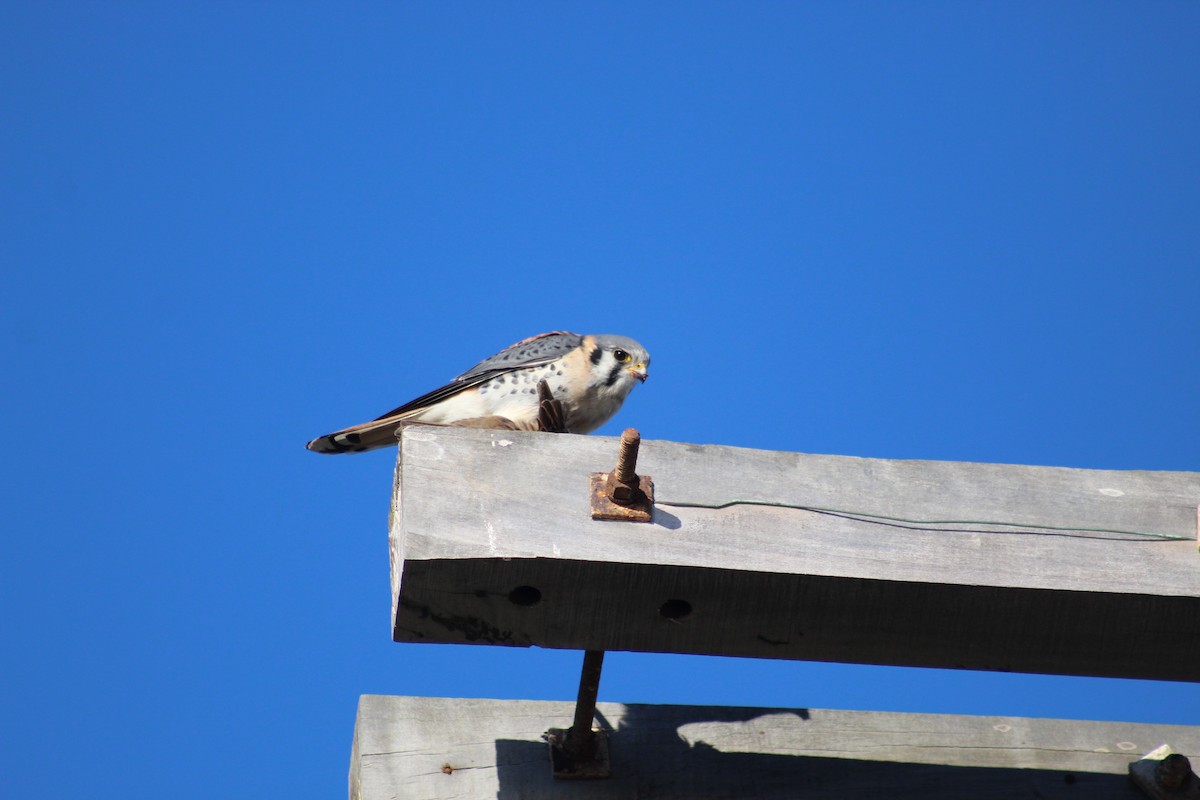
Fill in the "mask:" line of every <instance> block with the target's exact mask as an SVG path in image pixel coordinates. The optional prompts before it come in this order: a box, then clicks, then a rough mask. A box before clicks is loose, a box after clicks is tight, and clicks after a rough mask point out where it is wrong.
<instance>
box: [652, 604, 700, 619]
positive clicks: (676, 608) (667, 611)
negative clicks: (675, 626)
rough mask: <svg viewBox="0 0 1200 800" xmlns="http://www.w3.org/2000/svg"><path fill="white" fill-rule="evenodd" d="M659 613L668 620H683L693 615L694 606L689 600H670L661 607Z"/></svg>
mask: <svg viewBox="0 0 1200 800" xmlns="http://www.w3.org/2000/svg"><path fill="white" fill-rule="evenodd" d="M658 613H659V614H662V615H663V616H664V617H666V618H667V619H683V618H684V617H686V616H687V615H688V614H690V613H692V604H691V603H689V602H688V601H687V600H668V601H667V602H665V603H663V604H662V605H661V606H660V607H659V609H658Z"/></svg>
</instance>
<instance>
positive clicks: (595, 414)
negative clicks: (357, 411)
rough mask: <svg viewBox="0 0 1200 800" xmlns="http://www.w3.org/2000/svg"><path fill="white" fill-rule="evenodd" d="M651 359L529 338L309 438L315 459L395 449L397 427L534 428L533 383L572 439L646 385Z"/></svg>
mask: <svg viewBox="0 0 1200 800" xmlns="http://www.w3.org/2000/svg"><path fill="white" fill-rule="evenodd" d="M649 367H650V354H649V353H647V352H646V348H644V347H642V346H641V345H640V344H638V343H637V342H635V341H634V340H633V339H629V338H626V337H624V336H613V335H611V334H588V335H587V336H580V335H579V334H577V333H567V332H566V331H554V332H553V333H543V334H541V335H540V336H532V337H530V338H528V339H525V340H524V341H520V342H517V343H516V344H514V345H513V346H512V347H509V348H508V349H506V350H501V351H500V352H499V353H497V354H496V355H494V356H492V357H491V358H486V359H484V360H483V361H480V362H479V363H478V364H476V365H475V366H473V367H471V368H470V369H469V370H467V371H466V372H464V373H463V374H462V375H459V376H458V377H457V378H455V379H454V380H452V381H451V382H450V383H448V384H446V385H445V386H443V387H441V388H440V389H434V390H433V391H432V392H430V393H429V394H425V395H422V396H420V397H418V398H417V399H416V400H412V401H410V402H408V403H405V404H404V405H402V406H400V407H399V408H397V409H395V410H393V411H389V412H388V413H386V414H384V415H383V416H381V417H379V418H377V419H375V420H373V421H371V422H364V423H363V424H361V425H355V426H354V427H352V428H346V429H345V430H340V431H335V432H334V433H330V434H326V435H325V436H321V437H318V438H316V439H313V440H312V441H311V442H309V443H308V449H309V450H312V451H313V452H314V453H361V452H362V451H363V450H374V449H375V448H377V447H386V446H388V445H392V444H395V443H396V429H397V428H398V427H399V426H400V423H402V422H427V423H433V424H440V425H450V424H456V423H457V424H468V425H469V424H472V422H477V421H479V420H481V419H485V418H495V417H501V418H503V420H504V422H506V423H511V425H512V427H514V428H525V429H532V428H534V427H535V426H536V422H537V418H538V393H537V385H538V382H539V381H542V380H545V381H546V384H547V386H548V387H549V389H550V391H551V392H552V393H553V395H554V398H555V399H556V400H558V401H560V402H561V403H562V408H563V412H564V414H565V416H566V427H567V430H568V431H570V432H571V433H591V432H592V431H594V430H596V428H599V427H600V426H601V425H603V424H604V423H605V422H607V421H608V420H609V418H611V417H612V415H613V414H615V413H617V409H619V408H620V407H621V403H623V402H625V396H626V395H627V394H629V390H630V389H632V388H633V385H634V383H635V382H639V381H644V380H646V376H647V374H648V373H647V369H648V368H649Z"/></svg>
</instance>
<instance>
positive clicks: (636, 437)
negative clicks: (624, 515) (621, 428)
mask: <svg viewBox="0 0 1200 800" xmlns="http://www.w3.org/2000/svg"><path fill="white" fill-rule="evenodd" d="M641 443H642V437H641V434H639V433H638V432H637V428H626V429H625V432H624V433H622V434H621V449H620V451H619V452H618V453H617V468H616V469H614V470H613V471H612V473H611V474H610V475H609V476H608V496H609V498H611V499H612V501H613V502H614V503H618V504H620V505H623V506H628V505H633V504H635V503H638V502H641V500H642V497H643V495H642V489H641V486H640V485H639V478H638V475H637V472H636V470H637V457H638V448H639V447H640V446H641Z"/></svg>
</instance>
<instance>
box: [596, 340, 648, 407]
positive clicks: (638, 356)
mask: <svg viewBox="0 0 1200 800" xmlns="http://www.w3.org/2000/svg"><path fill="white" fill-rule="evenodd" d="M589 338H591V339H592V340H593V341H594V343H595V346H594V348H593V349H592V350H591V352H590V354H589V356H588V357H589V359H590V361H591V364H592V384H593V385H597V384H598V385H599V386H601V387H604V388H606V389H610V390H613V391H617V392H619V393H620V394H622V395H625V394H627V393H628V392H629V390H630V389H632V388H633V385H634V381H645V380H646V378H647V377H649V374H650V372H649V370H650V353H648V352H647V351H646V348H644V347H642V346H641V345H640V344H638V343H637V342H635V341H634V340H633V339H630V338H629V337H628V336H616V335H614V334H609V333H600V334H595V335H593V336H591V337H589Z"/></svg>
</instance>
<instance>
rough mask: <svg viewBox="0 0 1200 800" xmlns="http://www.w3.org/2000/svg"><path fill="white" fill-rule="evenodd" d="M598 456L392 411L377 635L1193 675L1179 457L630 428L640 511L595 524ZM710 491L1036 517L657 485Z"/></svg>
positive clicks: (1197, 565)
mask: <svg viewBox="0 0 1200 800" xmlns="http://www.w3.org/2000/svg"><path fill="white" fill-rule="evenodd" d="M616 453H617V441H616V440H615V439H610V438H601V437H582V436H571V435H546V434H538V433H524V432H515V431H514V432H509V431H502V432H501V431H485V430H462V429H453V428H437V427H432V426H420V425H414V426H409V427H408V428H406V429H405V430H404V432H403V435H402V446H401V451H400V456H399V460H398V462H397V471H396V485H395V487H396V491H395V494H394V497H393V513H392V530H391V548H392V564H393V576H392V580H393V601H394V602H393V620H394V635H395V638H396V639H397V640H399V641H429V642H474V643H483V644H504V645H515V646H529V645H535V644H536V645H539V646H544V647H566V648H577V649H593V650H651V651H664V652H683V653H706V654H720V655H742V656H760V657H770V658H799V659H813V660H832V661H855V662H863V663H882V664H906V665H916V666H939V667H963V668H970V669H991V670H1006V671H1007V670H1015V671H1029V672H1051V673H1064V674H1080V675H1107V676H1118V677H1141V678H1161V679H1169V680H1200V659H1198V658H1196V645H1195V642H1197V641H1200V554H1197V551H1196V541H1195V535H1196V507H1197V504H1198V503H1200V474H1198V473H1185V472H1145V471H1112V470H1084V469H1067V468H1057V467H1035V466H1015V465H1002V464H974V463H955V462H931V461H892V460H882V459H863V458H851V457H844V456H822V455H805V454H800V453H783V452H770V451H758V450H746V449H741V448H731V447H716V446H700V445H689V444H678V443H672V442H662V441H652V440H651V441H643V442H642V445H641V455H640V458H639V462H638V472H639V473H641V474H643V475H650V476H652V477H653V479H654V484H655V487H656V507H655V511H654V522H653V523H652V524H635V523H626V522H617V521H595V520H592V519H591V518H590V516H589V511H588V475H589V474H590V473H592V472H600V471H607V470H609V469H611V468H612V464H613V463H615V458H616ZM731 500H749V501H761V502H770V503H790V504H795V505H801V506H807V507H817V508H822V509H837V510H840V511H845V512H858V513H867V514H873V515H883V516H889V517H901V518H907V519H910V520H959V521H978V520H987V521H993V522H995V521H1000V522H1010V523H1014V525H1017V526H1019V525H1026V526H1033V525H1036V526H1043V527H1036V528H1035V527H1026V528H1021V527H1014V526H1003V525H994V524H979V523H977V522H956V523H950V524H912V523H900V522H886V521H884V520H879V519H874V520H872V521H865V520H863V519H861V518H860V519H855V518H852V517H853V515H852V514H851V515H846V514H838V515H835V514H831V513H816V512H813V511H805V510H797V509H792V508H773V507H761V506H751V505H735V506H731V507H728V508H723V509H707V508H690V507H680V506H676V505H672V503H704V504H709V505H719V504H722V503H726V502H728V501H731ZM1045 526H1054V527H1057V528H1061V530H1050V529H1048V527H1045ZM1092 529H1104V530H1117V531H1129V532H1148V533H1159V534H1166V535H1170V536H1178V537H1189V540H1188V541H1165V540H1163V539H1157V538H1153V537H1148V536H1139V535H1134V534H1131V533H1125V534H1113V533H1103V532H1101V531H1099V530H1092ZM518 589H520V590H521V591H520V592H517V593H516V594H515V595H514V592H516V590H518ZM527 590H532V591H527ZM534 592H536V595H537V597H538V599H537V600H536V602H529V600H530V598H531V597H532V596H533V593H534ZM514 598H515V599H514ZM518 601H520V602H518Z"/></svg>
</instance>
